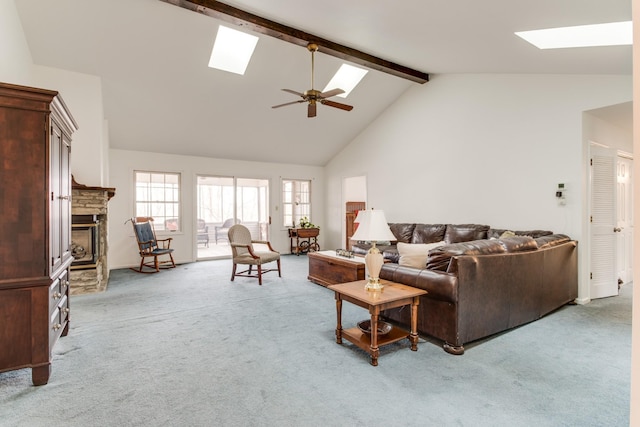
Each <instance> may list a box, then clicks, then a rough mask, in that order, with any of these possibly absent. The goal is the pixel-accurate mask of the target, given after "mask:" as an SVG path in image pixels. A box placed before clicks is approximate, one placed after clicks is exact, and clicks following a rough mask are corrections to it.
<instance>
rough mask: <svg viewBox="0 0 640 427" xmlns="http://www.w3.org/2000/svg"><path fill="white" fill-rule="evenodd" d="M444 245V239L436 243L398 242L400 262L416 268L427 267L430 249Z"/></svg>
mask: <svg viewBox="0 0 640 427" xmlns="http://www.w3.org/2000/svg"><path fill="white" fill-rule="evenodd" d="M442 245H444V241H441V242H434V243H402V242H398V254H400V259H399V260H398V264H400V265H405V266H407V267H414V268H426V266H427V256H428V255H429V251H430V250H431V249H433V248H437V247H438V246H442Z"/></svg>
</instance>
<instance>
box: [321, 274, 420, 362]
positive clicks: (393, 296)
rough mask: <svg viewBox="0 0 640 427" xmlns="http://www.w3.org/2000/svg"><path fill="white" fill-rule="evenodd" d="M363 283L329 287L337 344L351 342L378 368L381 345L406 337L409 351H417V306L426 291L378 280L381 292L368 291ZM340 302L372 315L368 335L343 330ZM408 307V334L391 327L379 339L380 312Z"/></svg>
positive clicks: (352, 330) (355, 329) (357, 330)
mask: <svg viewBox="0 0 640 427" xmlns="http://www.w3.org/2000/svg"><path fill="white" fill-rule="evenodd" d="M366 282H367V281H366V280H358V281H356V282H348V283H340V284H337V285H330V286H328V288H329V289H331V290H332V291H334V292H335V298H336V313H337V316H338V322H337V326H336V342H337V343H338V344H342V338H343V337H344V338H345V339H346V340H348V341H350V342H352V343H353V344H355V345H356V346H358V347H359V348H361V349H362V350H364V351H366V352H367V353H369V354H370V355H371V364H372V365H373V366H378V356H379V354H380V350H379V348H380V346H383V345H386V344H391V343H393V342H396V341H400V340H402V339H404V338H407V337H408V338H409V340H410V341H411V350H413V351H417V350H418V304H419V299H420V295H425V294H426V293H427V291H424V290H422V289H417V288H412V287H410V286H406V285H401V284H399V283H394V282H390V281H388V280H380V283H382V284H383V285H384V290H383V291H382V292H368V291H366V290H365V289H364V285H365V283H366ZM342 301H349V302H350V303H352V304H355V305H357V306H359V307H362V308H366V309H368V310H369V313H370V314H371V333H370V334H368V333H365V332H362V331H361V330H360V329H359V328H357V327H355V328H349V329H344V330H343V329H342ZM409 304H411V331H410V332H407V331H405V330H403V329H401V328H398V327H393V328H392V329H391V331H390V332H388V333H387V334H385V335H382V336H378V317H379V315H380V312H381V311H382V310H386V309H388V308H395V307H402V306H405V305H409Z"/></svg>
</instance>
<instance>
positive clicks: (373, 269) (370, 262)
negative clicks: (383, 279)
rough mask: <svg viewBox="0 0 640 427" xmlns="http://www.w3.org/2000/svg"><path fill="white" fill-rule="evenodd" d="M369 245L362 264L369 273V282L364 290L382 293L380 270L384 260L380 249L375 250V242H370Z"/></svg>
mask: <svg viewBox="0 0 640 427" xmlns="http://www.w3.org/2000/svg"><path fill="white" fill-rule="evenodd" d="M371 244H372V246H371V248H370V249H369V251H368V252H367V254H366V255H365V257H364V264H365V265H366V266H367V272H368V273H369V280H368V281H367V284H366V285H364V289H365V291H368V292H382V290H383V289H384V285H383V284H381V283H380V270H381V269H382V264H383V263H384V259H383V256H382V253H381V252H380V249H378V248H376V242H371Z"/></svg>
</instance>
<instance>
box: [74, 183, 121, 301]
mask: <svg viewBox="0 0 640 427" xmlns="http://www.w3.org/2000/svg"><path fill="white" fill-rule="evenodd" d="M72 178H73V177H72ZM71 188H72V194H71V195H72V198H71V222H72V226H71V253H72V255H73V262H72V263H71V275H70V278H71V280H70V282H71V286H70V289H71V294H72V295H74V294H86V293H90V292H102V291H104V290H106V289H107V283H108V281H109V268H108V264H107V255H108V251H109V248H108V245H107V230H108V224H107V219H108V215H107V208H108V202H109V199H111V197H113V196H114V195H115V188H105V187H89V186H86V185H82V184H78V183H77V182H76V181H75V179H72V186H71Z"/></svg>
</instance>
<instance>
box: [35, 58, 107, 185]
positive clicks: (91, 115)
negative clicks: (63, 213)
mask: <svg viewBox="0 0 640 427" xmlns="http://www.w3.org/2000/svg"><path fill="white" fill-rule="evenodd" d="M32 74H33V80H32V82H33V83H32V84H33V85H34V86H37V87H42V88H45V89H51V90H57V91H58V92H60V95H61V96H62V99H63V100H64V102H65V104H67V107H69V110H70V111H71V115H72V116H73V118H74V119H75V121H76V122H77V123H78V128H79V129H78V131H77V132H75V133H74V134H73V138H72V139H73V141H72V145H71V173H72V174H73V176H74V178H75V179H76V181H77V182H78V183H80V184H85V185H89V186H102V187H108V186H109V185H107V184H108V182H109V181H108V177H107V170H106V168H105V167H104V165H105V164H106V159H105V157H104V156H105V154H108V152H107V150H106V149H105V148H104V147H108V140H104V138H105V134H106V133H105V130H104V129H103V125H104V123H105V121H104V112H103V109H102V83H101V79H100V78H99V77H96V76H92V75H89V74H82V73H74V72H71V71H66V70H60V69H57V68H50V67H43V66H34V67H33V72H32ZM106 135H108V133H107V134H106Z"/></svg>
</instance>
